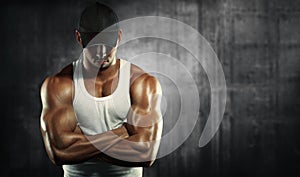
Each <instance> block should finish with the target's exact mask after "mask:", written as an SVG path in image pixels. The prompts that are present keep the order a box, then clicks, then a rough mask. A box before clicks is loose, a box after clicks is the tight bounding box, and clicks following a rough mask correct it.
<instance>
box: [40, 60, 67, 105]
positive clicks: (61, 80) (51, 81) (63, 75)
mask: <svg viewBox="0 0 300 177" xmlns="http://www.w3.org/2000/svg"><path fill="white" fill-rule="evenodd" d="M72 94H73V66H72V64H69V65H67V66H66V67H64V68H63V69H62V70H61V71H59V72H58V73H56V74H55V75H52V76H48V77H47V78H46V79H45V80H44V81H43V83H42V86H41V95H44V96H47V97H49V96H50V97H52V96H53V97H57V98H61V99H67V100H69V99H70V98H72ZM67 100H65V101H67Z"/></svg>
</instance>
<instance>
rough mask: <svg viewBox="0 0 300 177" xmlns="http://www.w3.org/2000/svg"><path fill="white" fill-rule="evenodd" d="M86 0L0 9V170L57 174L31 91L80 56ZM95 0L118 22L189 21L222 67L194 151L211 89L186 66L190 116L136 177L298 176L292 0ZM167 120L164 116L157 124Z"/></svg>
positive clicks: (297, 18)
mask: <svg viewBox="0 0 300 177" xmlns="http://www.w3.org/2000/svg"><path fill="white" fill-rule="evenodd" d="M87 2H91V1H79V0H76V1H51V2H46V1H45V2H40V1H28V2H26V3H25V2H21V1H19V2H18V1H12V2H7V3H4V4H2V5H1V7H0V14H1V16H0V18H1V28H0V32H1V39H2V40H1V50H0V51H1V52H0V56H1V66H2V67H1V70H0V71H1V75H0V78H1V82H0V86H1V99H2V101H1V112H2V117H1V124H2V126H1V127H2V128H1V139H2V143H1V159H2V163H1V164H2V165H1V167H0V168H1V172H0V175H1V176H62V170H61V168H60V167H57V166H55V165H53V164H52V163H51V162H50V160H49V158H48V157H47V155H46V152H45V149H44V146H43V143H42V138H41V134H40V131H39V117H40V112H41V102H40V98H39V88H40V84H41V83H42V81H43V79H44V78H45V77H46V76H48V75H51V74H54V73H55V72H58V71H59V70H60V69H61V68H62V67H63V66H65V65H67V64H68V63H70V62H72V61H73V60H75V59H76V58H78V57H79V55H80V52H81V49H80V47H79V46H78V44H77V43H76V40H75V38H74V30H75V28H76V22H77V20H78V17H79V14H80V12H81V10H82V9H83V7H84V6H85V5H86V3H87ZM102 2H104V3H105V4H108V5H109V6H111V7H112V8H113V9H115V10H116V12H117V13H118V15H119V16H120V19H121V20H124V19H128V18H132V17H138V16H145V15H159V16H164V17H171V18H174V19H177V20H179V21H182V22H184V23H186V24H188V25H190V26H192V27H193V28H195V29H197V30H198V31H199V32H200V33H201V34H202V35H203V36H204V37H205V38H206V39H207V41H208V42H209V43H210V44H211V46H212V47H213V49H214V50H215V51H216V53H217V55H218V57H219V59H220V61H221V63H222V66H223V69H224V72H225V77H226V82H227V87H228V93H227V95H228V96H227V106H226V112H225V116H224V119H223V122H222V124H221V126H220V129H219V131H218V133H217V134H216V135H215V136H214V138H213V139H212V141H211V142H210V143H209V144H208V145H207V146H205V147H203V148H199V147H198V140H199V138H200V135H201V132H202V130H203V127H204V124H205V122H206V118H207V116H208V114H209V104H210V101H209V98H210V97H209V94H210V88H209V85H208V80H207V77H206V75H205V72H204V71H203V69H202V68H201V66H198V65H197V66H195V65H193V64H192V63H189V62H186V63H185V64H186V67H187V68H189V70H190V72H191V73H192V76H193V78H194V79H195V81H196V83H197V85H198V90H199V94H200V97H201V108H200V116H199V121H198V122H197V124H196V126H195V128H194V130H193V132H192V134H191V135H190V136H189V138H188V139H187V140H186V141H185V143H184V144H183V145H181V146H180V147H179V148H178V149H177V150H176V151H174V152H173V153H171V154H169V155H168V156H166V157H163V158H161V159H158V160H157V161H156V163H155V164H154V165H153V167H151V168H148V169H145V171H144V176H145V177H152V176H153V177H154V176H163V177H165V176H299V175H300V170H299V167H300V142H299V137H298V136H299V133H300V120H299V115H300V109H299V106H300V92H299V90H300V68H299V66H300V1H299V0H285V1H283V0H198V1H197V0H189V1H188V0H186V1H184V0H172V1H171V0H163V1H159V0H154V1H147V0H135V1H134V0H124V1H120V2H118V1H117V0H111V1H108V0H105V1H102ZM153 30H155V27H153ZM166 30H170V32H172V29H166ZM154 42H155V43H157V46H156V47H158V48H159V49H160V50H162V51H167V49H168V48H173V49H172V50H170V54H171V55H172V56H175V57H176V58H179V60H180V61H181V62H182V61H184V58H185V57H187V56H186V55H182V54H181V53H182V52H184V51H181V49H180V48H176V45H175V46H174V44H170V43H166V44H164V41H154ZM147 44H148V41H147V40H138V41H133V42H132V43H130V44H129V45H128V46H127V48H124V49H123V50H125V49H126V50H130V49H131V48H132V49H136V47H139V48H138V49H137V50H142V49H143V50H144V49H145V50H147V49H149V51H151V50H153V48H152V47H153V46H148V45H147ZM174 47H175V49H176V50H174ZM120 57H122V56H120ZM181 59H182V60H181ZM170 69H172V68H171V67H170ZM298 89H299V90H298ZM171 96H172V95H171ZM171 101H172V100H171ZM173 101H176V100H173ZM169 111H170V112H172V113H174V111H175V110H174V111H173V110H169ZM174 121H176V120H172V119H167V120H166V121H165V126H166V127H165V128H166V130H168V129H169V127H167V126H171V125H173V124H174Z"/></svg>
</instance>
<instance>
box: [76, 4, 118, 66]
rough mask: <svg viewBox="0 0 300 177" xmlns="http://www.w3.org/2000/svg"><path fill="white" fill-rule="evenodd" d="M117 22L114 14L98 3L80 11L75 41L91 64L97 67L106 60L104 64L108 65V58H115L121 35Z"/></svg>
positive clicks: (109, 60)
mask: <svg viewBox="0 0 300 177" xmlns="http://www.w3.org/2000/svg"><path fill="white" fill-rule="evenodd" d="M118 22H119V19H118V17H117V15H116V13H115V12H114V11H113V10H112V9H111V8H109V7H108V6H106V5H104V4H100V3H98V2H96V3H94V4H92V5H90V6H88V7H86V8H85V9H84V10H83V11H82V13H81V16H80V20H79V23H78V29H77V30H76V39H77V41H78V42H79V44H81V46H82V47H83V48H84V49H83V52H84V54H85V56H86V57H87V59H89V60H90V62H91V63H94V64H96V65H99V63H100V64H101V63H102V64H103V61H104V60H107V62H106V64H109V63H110V62H111V60H112V59H110V58H112V57H113V58H114V57H115V53H116V48H117V46H118V43H119V41H120V39H121V35H122V32H121V30H120V29H119V24H118Z"/></svg>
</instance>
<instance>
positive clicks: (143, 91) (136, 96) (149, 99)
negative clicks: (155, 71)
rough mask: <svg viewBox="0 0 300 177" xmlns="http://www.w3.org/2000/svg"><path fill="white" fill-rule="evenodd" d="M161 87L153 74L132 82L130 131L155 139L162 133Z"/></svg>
mask: <svg viewBox="0 0 300 177" xmlns="http://www.w3.org/2000/svg"><path fill="white" fill-rule="evenodd" d="M161 95H162V92H161V87H160V85H159V82H158V81H157V80H156V79H155V78H154V77H152V76H149V75H148V76H146V77H145V78H143V77H142V78H140V80H137V81H136V82H134V83H133V84H132V87H131V100H132V106H131V110H130V111H129V113H128V117H127V119H128V120H127V121H128V123H129V124H130V126H128V129H129V133H132V134H140V135H142V136H144V137H146V139H148V140H150V139H151V140H154V139H156V138H157V137H158V136H160V134H161V129H162V116H161V110H160V102H161Z"/></svg>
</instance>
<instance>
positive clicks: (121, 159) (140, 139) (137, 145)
mask: <svg viewBox="0 0 300 177" xmlns="http://www.w3.org/2000/svg"><path fill="white" fill-rule="evenodd" d="M160 136H161V130H158V131H157V132H155V133H152V134H151V135H147V133H140V134H134V135H131V136H129V137H127V138H125V139H124V140H123V141H119V142H117V143H115V144H114V145H112V146H111V147H110V148H109V149H107V150H105V151H104V152H103V153H101V154H99V155H98V157H99V159H101V160H104V161H106V162H109V163H112V164H115V165H119V166H130V167H149V166H150V165H151V164H152V163H153V161H154V160H155V158H156V154H157V151H158V148H159V144H160Z"/></svg>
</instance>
